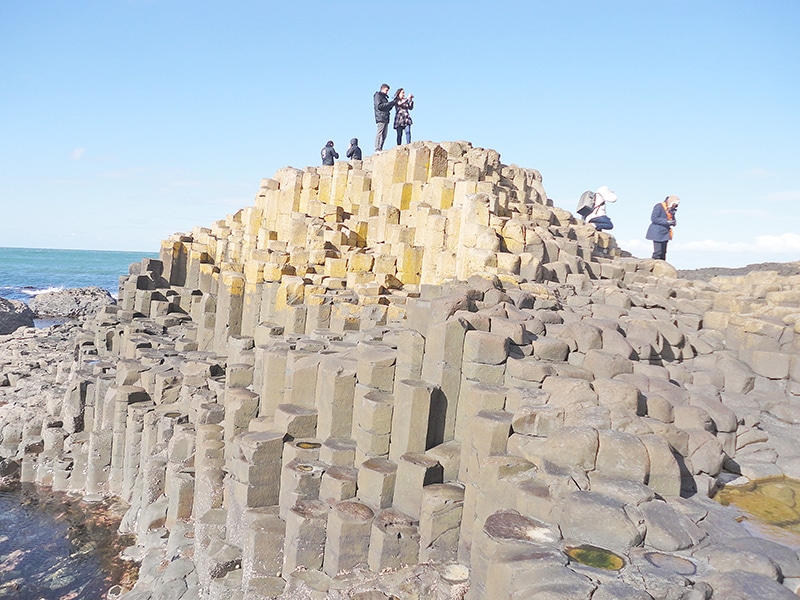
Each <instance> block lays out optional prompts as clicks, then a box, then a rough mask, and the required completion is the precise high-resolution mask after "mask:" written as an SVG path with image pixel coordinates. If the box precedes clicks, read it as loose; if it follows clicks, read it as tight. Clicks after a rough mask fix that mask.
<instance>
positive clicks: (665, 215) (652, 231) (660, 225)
mask: <svg viewBox="0 0 800 600" xmlns="http://www.w3.org/2000/svg"><path fill="white" fill-rule="evenodd" d="M680 201H681V199H680V198H678V197H677V196H667V197H666V198H665V199H664V201H663V202H659V203H658V204H656V205H655V206H654V207H653V212H652V214H651V215H650V227H648V228H647V235H646V236H645V237H646V238H647V239H648V240H652V241H653V258H654V259H656V260H667V242H669V241H670V240H671V239H672V228H673V227H675V211H677V210H678V204H680Z"/></svg>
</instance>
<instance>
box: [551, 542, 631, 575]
mask: <svg viewBox="0 0 800 600" xmlns="http://www.w3.org/2000/svg"><path fill="white" fill-rule="evenodd" d="M564 553H565V554H566V555H567V556H569V557H570V558H571V559H572V560H574V561H576V562H579V563H581V564H582V565H586V566H587V567H594V568H595V569H604V570H606V571H619V570H620V569H621V568H622V567H624V566H625V561H624V560H623V559H622V557H621V556H619V555H618V554H615V553H613V552H611V550H606V549H605V548H598V547H597V546H592V545H591V544H581V545H580V546H570V547H568V548H566V549H565V550H564Z"/></svg>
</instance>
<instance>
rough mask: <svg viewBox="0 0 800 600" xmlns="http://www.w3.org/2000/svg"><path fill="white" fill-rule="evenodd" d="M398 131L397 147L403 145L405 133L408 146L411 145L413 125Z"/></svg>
mask: <svg viewBox="0 0 800 600" xmlns="http://www.w3.org/2000/svg"><path fill="white" fill-rule="evenodd" d="M396 131H397V145H398V146H399V145H400V144H402V143H403V132H404V131H405V132H406V144H410V143H411V125H406V126H405V127H398V128H397V129H396Z"/></svg>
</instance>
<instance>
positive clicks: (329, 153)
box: [320, 140, 339, 166]
mask: <svg viewBox="0 0 800 600" xmlns="http://www.w3.org/2000/svg"><path fill="white" fill-rule="evenodd" d="M320 155H321V156H322V164H323V165H328V166H332V165H333V159H334V158H339V153H338V152H336V149H335V148H334V147H333V142H332V141H330V140H329V141H328V143H327V144H325V147H324V148H323V149H322V150H320Z"/></svg>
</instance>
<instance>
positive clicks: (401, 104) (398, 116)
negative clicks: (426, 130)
mask: <svg viewBox="0 0 800 600" xmlns="http://www.w3.org/2000/svg"><path fill="white" fill-rule="evenodd" d="M394 103H395V107H394V110H395V113H394V128H395V130H396V131H397V145H398V146H399V145H400V144H402V143H403V133H404V132H405V134H406V144H410V143H411V115H410V114H409V113H408V111H410V110H412V109H413V108H414V94H410V95H409V96H408V98H406V91H405V90H404V89H403V88H400V89H398V90H397V92H395V95H394Z"/></svg>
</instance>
